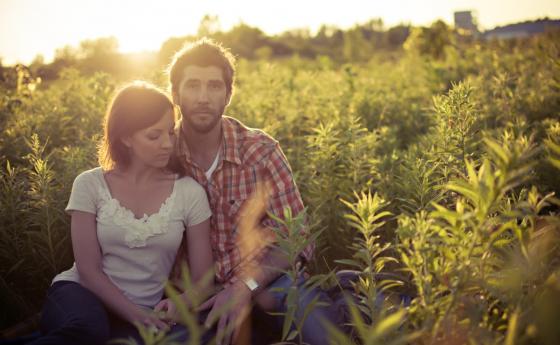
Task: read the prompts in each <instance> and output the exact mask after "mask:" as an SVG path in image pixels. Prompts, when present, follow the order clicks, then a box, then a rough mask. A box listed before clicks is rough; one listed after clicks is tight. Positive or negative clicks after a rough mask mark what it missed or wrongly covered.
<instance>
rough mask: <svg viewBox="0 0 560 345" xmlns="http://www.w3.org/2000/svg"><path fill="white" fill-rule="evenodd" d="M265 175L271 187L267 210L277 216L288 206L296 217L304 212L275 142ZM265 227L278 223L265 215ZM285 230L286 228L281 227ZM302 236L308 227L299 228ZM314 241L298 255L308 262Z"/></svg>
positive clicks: (298, 194) (280, 150) (307, 233)
mask: <svg viewBox="0 0 560 345" xmlns="http://www.w3.org/2000/svg"><path fill="white" fill-rule="evenodd" d="M265 177H266V178H267V179H268V181H269V182H270V185H271V187H272V195H271V198H270V203H269V207H268V209H267V211H268V212H269V213H271V214H273V215H275V216H276V217H278V218H284V210H285V209H286V208H289V209H290V210H291V213H292V216H293V217H296V216H297V215H299V214H300V213H301V212H304V209H305V207H304V205H303V201H302V199H301V195H300V193H299V190H298V188H297V185H296V183H295V181H294V177H293V174H292V169H291V167H290V165H289V163H288V159H287V158H286V156H285V155H284V153H283V152H282V149H281V148H280V145H279V144H278V143H276V145H275V147H274V150H273V151H272V152H271V154H270V156H269V159H268V160H267V162H266V165H265ZM262 224H263V226H265V227H278V224H276V222H275V221H274V220H272V219H271V218H270V217H265V218H264V219H263V222H262ZM283 230H287V229H283ZM301 233H302V235H304V236H308V235H309V227H307V226H305V227H303V228H302V229H301ZM313 249H314V243H310V244H309V245H308V246H307V247H306V248H305V249H304V250H303V251H302V252H301V253H300V256H301V257H302V258H303V259H304V260H305V261H306V262H308V261H309V260H311V257H312V255H313Z"/></svg>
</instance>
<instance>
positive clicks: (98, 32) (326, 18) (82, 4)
mask: <svg viewBox="0 0 560 345" xmlns="http://www.w3.org/2000/svg"><path fill="white" fill-rule="evenodd" d="M460 10H473V11H475V13H476V15H477V18H478V22H479V28H480V29H483V30H484V29H491V28H493V27H495V26H500V25H505V24H509V23H515V22H519V21H525V20H534V19H538V18H543V17H545V16H548V17H550V18H553V19H560V0H516V1H511V0H510V1H505V0H422V1H420V0H392V1H389V0H385V1H379V0H343V1H330V0H278V1H254V0H253V1H250V0H196V1H193V0H153V1H147V0H50V1H49V0H0V58H1V59H2V64H4V65H9V64H13V63H16V62H23V63H29V62H31V61H32V60H33V58H34V57H35V56H36V55H38V54H41V55H42V56H43V57H44V59H45V61H46V62H48V61H50V60H52V58H53V56H54V52H55V50H56V49H57V48H61V47H64V46H66V45H71V46H76V47H77V46H78V45H79V43H80V42H81V41H83V40H86V39H95V38H99V37H109V36H113V37H116V38H117V39H118V41H119V50H120V51H121V52H139V51H155V50H158V49H159V48H160V46H161V44H162V43H163V42H164V41H165V40H167V39H168V38H170V37H177V36H185V35H189V34H194V33H196V31H197V28H198V25H199V23H200V19H201V18H202V17H203V16H204V15H205V14H209V15H216V16H218V18H219V21H220V23H221V28H222V30H229V29H230V28H231V27H232V26H234V25H236V24H238V23H240V22H243V23H246V24H248V25H251V26H256V27H258V28H260V29H261V30H263V31H264V32H265V33H267V34H277V33H281V32H283V31H286V30H290V29H296V28H305V27H307V28H309V29H310V30H311V32H315V31H316V30H317V29H318V28H319V27H320V26H321V25H322V24H329V25H335V26H337V27H340V28H343V29H346V28H349V27H351V26H353V25H354V24H356V23H363V22H366V21H368V20H369V19H372V18H381V19H383V22H384V24H385V26H386V27H391V26H394V25H397V24H401V23H405V24H412V25H429V24H430V23H432V22H434V21H435V20H438V19H442V20H444V21H445V22H447V23H449V24H452V23H453V12H455V11H460Z"/></svg>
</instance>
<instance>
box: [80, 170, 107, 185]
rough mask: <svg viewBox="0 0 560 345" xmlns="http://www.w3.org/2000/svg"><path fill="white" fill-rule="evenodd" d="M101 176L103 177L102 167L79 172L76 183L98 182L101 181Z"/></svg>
mask: <svg viewBox="0 0 560 345" xmlns="http://www.w3.org/2000/svg"><path fill="white" fill-rule="evenodd" d="M101 178H103V169H102V168H101V167H95V168H93V169H89V170H85V171H82V172H81V173H79V174H78V176H76V179H75V180H74V183H88V184H98V183H100V182H101Z"/></svg>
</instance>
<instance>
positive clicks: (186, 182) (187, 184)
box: [175, 176, 204, 192]
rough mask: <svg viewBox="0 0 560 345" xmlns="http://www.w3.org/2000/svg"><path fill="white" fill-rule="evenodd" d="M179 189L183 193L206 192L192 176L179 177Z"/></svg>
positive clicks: (177, 183)
mask: <svg viewBox="0 0 560 345" xmlns="http://www.w3.org/2000/svg"><path fill="white" fill-rule="evenodd" d="M175 183H176V185H177V187H178V188H179V189H180V190H181V191H182V192H188V191H190V192H200V191H204V188H202V186H201V185H200V184H199V183H198V182H196V181H195V180H194V179H193V178H192V177H190V176H183V177H179V178H177V180H176V181H175Z"/></svg>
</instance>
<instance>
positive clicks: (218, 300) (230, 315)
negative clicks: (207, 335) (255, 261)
mask: <svg viewBox="0 0 560 345" xmlns="http://www.w3.org/2000/svg"><path fill="white" fill-rule="evenodd" d="M210 307H211V308H212V310H210V313H209V314H208V317H207V318H206V321H205V323H204V324H205V326H206V327H207V328H210V327H211V326H212V324H213V323H214V320H215V319H216V318H217V317H218V316H219V317H220V319H219V320H218V326H217V334H216V340H217V344H218V345H228V344H231V343H232V341H235V340H236V339H237V336H238V334H239V329H240V326H241V323H242V322H243V320H245V318H246V317H247V316H248V315H249V312H250V310H251V291H250V290H249V288H248V287H247V286H245V284H243V283H242V282H238V283H235V284H233V285H230V286H228V287H226V288H225V289H224V290H222V291H220V292H218V293H217V294H216V295H214V296H213V297H211V298H210V299H208V300H207V301H206V302H204V303H203V304H202V305H201V306H200V307H199V308H198V310H199V311H200V310H205V309H208V308H210ZM232 336H233V337H232Z"/></svg>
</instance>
